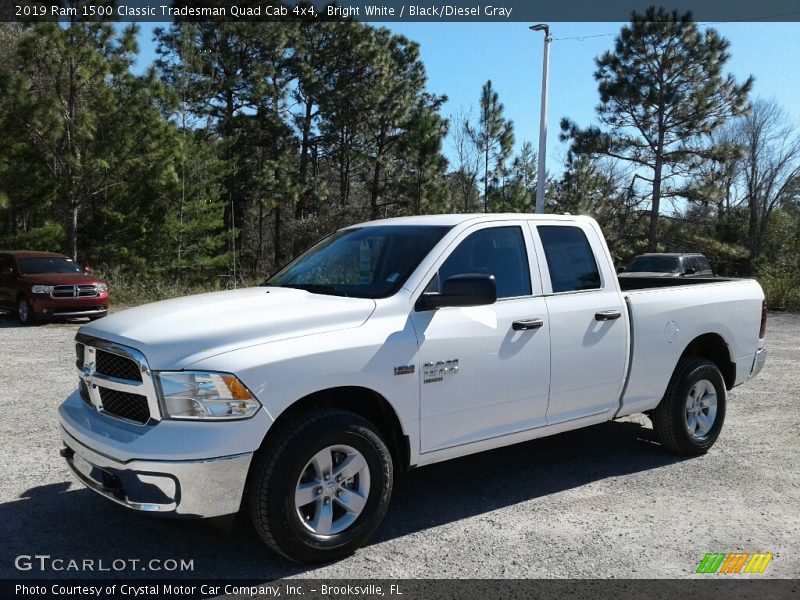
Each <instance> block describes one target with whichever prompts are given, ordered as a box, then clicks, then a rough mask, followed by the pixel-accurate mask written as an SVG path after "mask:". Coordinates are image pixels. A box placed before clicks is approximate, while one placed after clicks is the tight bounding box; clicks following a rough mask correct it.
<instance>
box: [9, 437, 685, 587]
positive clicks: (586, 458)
mask: <svg viewBox="0 0 800 600" xmlns="http://www.w3.org/2000/svg"><path fill="white" fill-rule="evenodd" d="M54 460H56V459H54ZM679 460H681V459H680V458H678V457H675V456H671V455H669V454H667V453H666V452H664V451H663V450H662V449H661V448H660V446H658V444H656V443H655V442H654V440H653V437H652V430H650V429H647V428H645V427H642V426H641V425H639V424H637V423H633V422H610V423H604V424H602V425H597V426H594V427H590V428H586V429H583V430H578V431H574V432H568V433H564V434H560V435H557V436H553V437H549V438H545V439H542V440H535V441H532V442H527V443H524V444H519V445H515V446H509V447H506V448H501V449H497V450H492V451H489V452H484V453H481V454H477V455H473V456H469V457H465V458H461V459H456V460H453V461H449V462H446V463H440V464H437V465H432V466H429V467H424V468H421V469H418V470H414V471H411V472H410V473H408V474H406V475H405V476H403V477H402V478H401V479H400V480H399V482H398V484H397V487H396V490H395V493H394V497H393V498H392V503H391V505H390V508H389V512H388V514H387V516H386V519H385V521H384V523H383V525H382V526H381V528H380V529H379V530H378V532H377V534H376V536H375V537H374V538H373V542H372V543H379V542H385V541H387V540H392V539H395V538H399V537H403V536H406V535H409V534H412V533H415V532H418V531H423V530H426V529H429V528H432V527H436V526H439V525H442V524H446V523H451V522H455V521H459V520H462V519H465V518H469V517H474V516H476V515H480V514H484V513H487V512H489V511H493V510H498V509H502V508H504V507H507V506H511V505H514V504H518V503H520V502H525V501H529V500H532V499H535V498H539V497H543V496H547V495H549V494H555V493H558V492H561V491H564V490H569V489H572V488H576V487H579V486H582V485H585V484H588V483H591V482H594V481H598V480H602V479H605V478H608V477H615V476H619V475H625V474H629V473H635V472H641V471H647V470H650V469H656V468H659V467H663V466H666V465H669V464H672V463H675V462H678V461H679ZM476 482H479V484H476ZM533 517H534V515H533V513H532V517H531V518H533ZM0 522H2V523H3V524H4V525H3V528H4V530H5V531H6V535H4V536H3V537H4V538H5V542H4V544H3V548H2V550H0V556H2V557H1V558H0V565H2V566H0V577H3V578H12V577H13V578H27V577H30V578H41V577H62V576H67V577H71V578H98V577H124V576H127V577H140V578H159V577H161V578H164V577H168V578H170V579H173V578H176V579H177V578H182V577H187V578H198V577H199V578H214V579H227V578H231V579H233V578H236V579H258V580H271V579H276V578H281V577H286V576H289V575H297V574H302V573H306V572H307V571H309V570H312V568H310V567H304V566H302V565H295V564H292V563H289V562H287V561H284V560H283V559H281V558H279V557H277V556H276V555H274V554H273V553H272V552H270V551H269V550H268V549H267V548H266V547H265V546H264V544H263V543H262V542H261V540H260V539H259V538H258V536H257V535H256V534H255V532H253V531H252V529H251V528H250V527H248V526H235V527H232V528H231V527H230V521H222V520H207V521H177V520H168V519H158V518H148V517H144V516H140V515H137V514H132V513H129V512H128V511H125V510H123V509H121V508H119V507H116V506H114V505H113V504H111V503H109V502H107V501H105V500H103V499H101V498H99V497H97V496H96V495H95V494H94V493H92V492H90V491H88V490H86V489H83V488H81V487H80V486H79V485H78V484H76V483H74V482H73V481H72V478H71V476H69V475H68V474H67V470H66V466H64V469H63V481H62V482H60V483H54V484H48V485H42V486H38V487H34V488H31V489H29V490H27V491H26V492H25V493H23V494H22V495H21V497H20V498H19V499H17V500H15V501H12V502H8V503H5V504H2V505H0ZM368 552H369V548H366V549H363V550H361V553H368ZM37 554H40V555H49V556H50V557H52V558H62V559H65V561H64V565H67V561H69V560H70V559H74V560H76V561H78V563H80V562H81V561H82V560H84V559H93V560H94V561H95V563H94V570H93V571H92V570H84V571H77V570H67V571H52V570H48V571H45V572H42V571H40V570H39V569H38V567H37V566H36V563H35V561H34V567H33V568H32V569H30V570H18V569H17V568H16V567H15V562H16V559H17V557H18V556H20V555H37ZM100 559H102V560H103V566H104V567H106V568H111V570H109V571H99V565H98V562H97V561H99V560H100ZM115 559H137V560H139V561H140V562H139V563H138V564H136V565H135V566H133V567H132V566H131V563H129V564H128V565H127V566H126V567H125V568H123V569H121V570H117V569H115V568H113V567H112V561H113V560H115ZM152 559H160V560H162V561H163V560H164V559H176V560H178V561H180V560H181V559H184V560H187V561H188V560H191V561H193V570H191V571H186V572H178V571H171V572H165V571H163V570H161V571H154V570H148V568H147V562H148V561H150V560H152ZM25 565H26V561H25V559H22V563H21V566H22V567H25ZM311 576H313V574H312V575H311Z"/></svg>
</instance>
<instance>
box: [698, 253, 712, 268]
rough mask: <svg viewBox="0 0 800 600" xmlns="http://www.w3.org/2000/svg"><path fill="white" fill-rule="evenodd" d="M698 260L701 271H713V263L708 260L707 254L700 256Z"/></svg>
mask: <svg viewBox="0 0 800 600" xmlns="http://www.w3.org/2000/svg"><path fill="white" fill-rule="evenodd" d="M697 262H699V263H700V270H701V271H711V264H710V263H709V262H708V259H707V258H706V257H705V256H700V257H698V258H697Z"/></svg>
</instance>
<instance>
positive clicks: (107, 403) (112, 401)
mask: <svg viewBox="0 0 800 600" xmlns="http://www.w3.org/2000/svg"><path fill="white" fill-rule="evenodd" d="M98 389H99V390H100V401H101V402H102V403H103V411H104V412H107V413H109V414H112V415H116V416H118V417H122V418H123V419H129V420H131V421H137V422H138V423H147V421H148V420H149V419H150V408H149V407H148V405H147V398H146V397H144V396H140V395H139V394H131V393H129V392H119V391H117V390H112V389H110V388H104V387H100V388H98Z"/></svg>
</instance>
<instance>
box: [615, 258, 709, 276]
mask: <svg viewBox="0 0 800 600" xmlns="http://www.w3.org/2000/svg"><path fill="white" fill-rule="evenodd" d="M686 266H687V267H688V266H689V265H686ZM692 268H694V267H692ZM680 271H681V261H680V259H679V258H678V257H676V256H637V257H636V258H634V259H633V260H632V261H631V262H630V263H628V266H627V267H625V272H626V273H680Z"/></svg>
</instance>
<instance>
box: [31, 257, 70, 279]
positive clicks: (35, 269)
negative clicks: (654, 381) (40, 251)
mask: <svg viewBox="0 0 800 600" xmlns="http://www.w3.org/2000/svg"><path fill="white" fill-rule="evenodd" d="M17 265H18V266H19V272H20V273H21V274H23V275H37V274H40V273H80V272H81V268H80V267H79V266H78V265H76V264H75V263H74V262H73V261H72V260H70V259H69V258H60V257H58V256H55V257H41V258H18V259H17Z"/></svg>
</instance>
